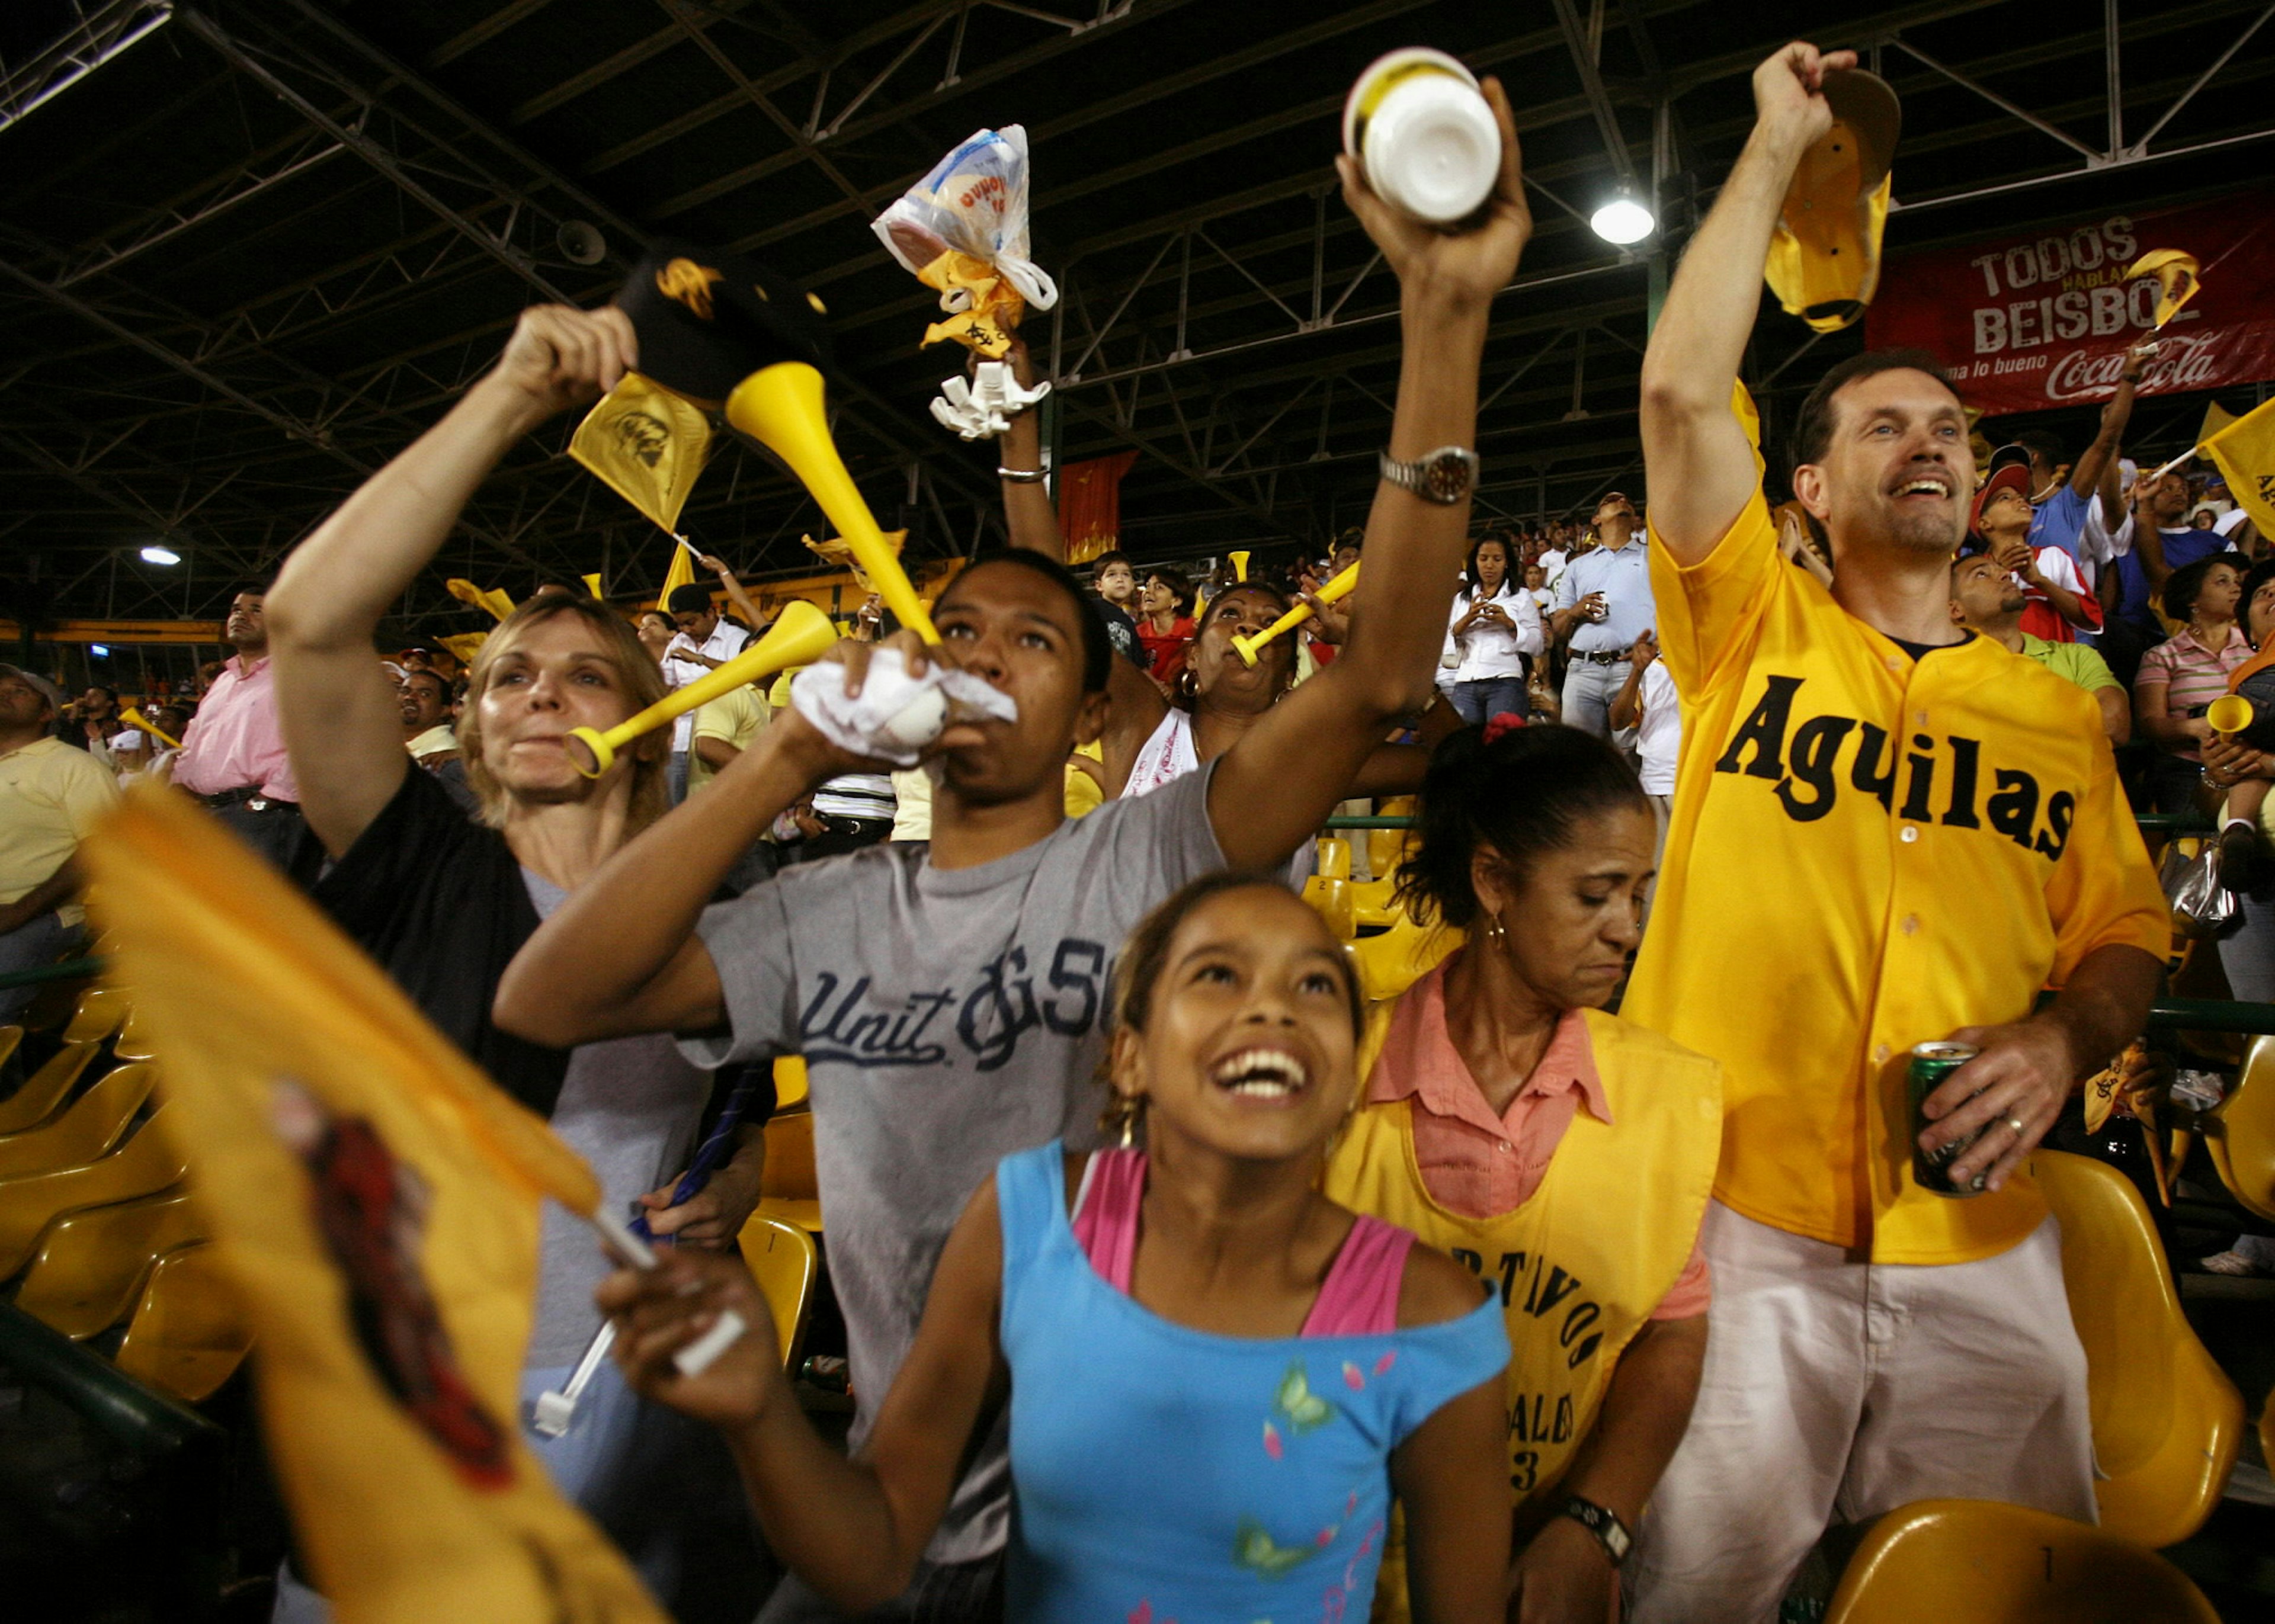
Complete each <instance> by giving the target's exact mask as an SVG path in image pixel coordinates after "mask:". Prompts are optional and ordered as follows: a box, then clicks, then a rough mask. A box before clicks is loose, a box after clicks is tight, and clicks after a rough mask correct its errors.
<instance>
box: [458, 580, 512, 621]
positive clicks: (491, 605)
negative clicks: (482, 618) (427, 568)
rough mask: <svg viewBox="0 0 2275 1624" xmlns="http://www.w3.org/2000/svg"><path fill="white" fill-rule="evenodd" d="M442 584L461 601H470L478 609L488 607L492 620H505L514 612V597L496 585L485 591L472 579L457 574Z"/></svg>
mask: <svg viewBox="0 0 2275 1624" xmlns="http://www.w3.org/2000/svg"><path fill="white" fill-rule="evenodd" d="M442 585H444V586H445V587H446V588H448V589H449V591H450V595H451V596H452V597H453V598H456V599H457V601H459V602H461V603H470V604H472V605H473V607H474V608H478V609H488V611H489V612H490V618H491V619H492V620H503V619H504V618H505V617H506V616H509V615H510V614H512V613H513V599H512V597H511V596H510V594H508V593H503V592H501V591H499V590H498V589H497V588H496V587H495V586H493V587H491V588H489V589H488V591H484V590H483V589H482V588H481V587H479V586H477V585H474V584H473V583H472V581H468V580H461V579H460V578H457V577H456V576H453V577H451V578H450V579H449V580H447V581H445V582H443V583H442Z"/></svg>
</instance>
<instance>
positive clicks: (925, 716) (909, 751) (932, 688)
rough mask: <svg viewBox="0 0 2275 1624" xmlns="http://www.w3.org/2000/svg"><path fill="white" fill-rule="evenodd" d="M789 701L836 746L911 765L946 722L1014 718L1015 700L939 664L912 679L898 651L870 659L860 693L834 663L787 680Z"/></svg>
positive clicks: (979, 679)
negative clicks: (854, 691) (849, 687)
mask: <svg viewBox="0 0 2275 1624" xmlns="http://www.w3.org/2000/svg"><path fill="white" fill-rule="evenodd" d="M790 704H791V705H792V706H796V707H797V714H799V715H801V716H803V717H805V719H806V721H810V722H812V723H813V725H814V727H815V728H817V729H820V733H821V736H822V737H824V738H826V739H828V741H829V742H830V743H831V744H835V745H836V746H837V747H838V749H840V750H844V751H850V752H852V753H853V754H854V755H857V756H859V757H860V758H861V759H863V760H865V761H889V762H891V763H892V764H893V765H894V766H895V767H914V766H915V765H916V763H917V757H918V754H920V753H921V752H923V750H924V748H925V746H926V745H927V744H931V743H932V742H933V740H934V739H936V738H938V737H939V736H940V735H941V729H944V728H946V727H947V726H948V725H949V723H950V722H953V721H990V720H992V721H1017V720H1018V719H1019V706H1018V705H1017V702H1016V701H1015V700H1013V699H1012V698H1011V696H1010V695H1009V694H1008V693H1004V692H1002V691H1001V690H999V689H997V688H994V687H993V686H991V685H990V684H988V683H987V682H986V679H985V678H982V677H979V676H973V675H972V674H971V672H969V671H959V670H957V669H956V668H955V667H953V666H945V665H937V664H935V665H930V666H927V667H926V668H925V674H924V675H923V676H910V675H909V668H908V665H907V663H906V662H905V661H903V660H902V658H901V651H900V650H898V649H896V648H881V649H878V650H877V651H876V652H875V653H873V654H871V655H870V656H869V672H868V675H867V676H865V677H864V678H863V679H862V683H861V691H860V692H859V693H858V694H848V693H847V692H846V691H845V668H844V667H843V666H842V665H840V664H838V663H837V662H836V661H834V660H832V661H822V662H821V663H820V664H819V665H812V666H808V667H807V668H805V670H803V671H800V672H799V673H798V674H797V676H794V677H792V678H791V679H790Z"/></svg>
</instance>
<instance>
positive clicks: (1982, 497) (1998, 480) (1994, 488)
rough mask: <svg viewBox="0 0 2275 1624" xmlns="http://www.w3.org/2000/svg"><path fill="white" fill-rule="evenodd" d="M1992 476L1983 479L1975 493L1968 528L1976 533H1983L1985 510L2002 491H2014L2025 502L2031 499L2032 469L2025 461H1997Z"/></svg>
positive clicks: (1968, 517) (1968, 518)
mask: <svg viewBox="0 0 2275 1624" xmlns="http://www.w3.org/2000/svg"><path fill="white" fill-rule="evenodd" d="M1993 461H1994V463H1995V464H1996V465H1995V466H1993V468H1992V471H1991V477H1990V478H1989V479H1987V480H1984V481H1983V488H1982V489H1981V490H1979V491H1976V493H1975V508H1974V510H1973V511H1972V512H1971V513H1969V515H1968V516H1967V528H1968V529H1969V530H1971V531H1973V532H1974V533H1976V535H1978V536H1979V535H1982V534H1983V510H1984V509H1985V508H1987V507H1989V506H1990V505H1991V498H1992V497H1993V496H1995V495H1998V494H1999V492H2000V491H2013V492H2014V494H2015V495H2018V496H2020V497H2021V498H2022V500H2023V501H2024V502H2029V499H2030V470H2029V465H2027V464H2023V463H1997V462H1996V459H1995V458H1994V459H1993Z"/></svg>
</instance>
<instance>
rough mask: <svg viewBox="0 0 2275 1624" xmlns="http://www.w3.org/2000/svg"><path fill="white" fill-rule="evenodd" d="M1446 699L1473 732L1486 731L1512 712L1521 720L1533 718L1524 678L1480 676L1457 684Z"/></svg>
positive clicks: (1449, 691)
mask: <svg viewBox="0 0 2275 1624" xmlns="http://www.w3.org/2000/svg"><path fill="white" fill-rule="evenodd" d="M1446 699H1447V703H1449V704H1451V705H1452V706H1453V707H1454V714H1455V715H1456V716H1459V717H1460V718H1461V719H1462V720H1463V721H1465V722H1467V723H1469V724H1470V726H1471V727H1473V728H1478V727H1483V726H1484V725H1485V723H1486V722H1489V721H1492V720H1493V718H1494V717H1496V716H1499V715H1502V714H1507V713H1508V712H1515V714H1517V715H1519V716H1523V715H1527V714H1530V707H1529V706H1527V705H1526V703H1525V699H1524V679H1523V677H1521V676H1480V677H1477V678H1475V679H1473V680H1471V681H1470V682H1466V683H1455V684H1454V685H1453V686H1452V687H1451V688H1448V689H1447V691H1446Z"/></svg>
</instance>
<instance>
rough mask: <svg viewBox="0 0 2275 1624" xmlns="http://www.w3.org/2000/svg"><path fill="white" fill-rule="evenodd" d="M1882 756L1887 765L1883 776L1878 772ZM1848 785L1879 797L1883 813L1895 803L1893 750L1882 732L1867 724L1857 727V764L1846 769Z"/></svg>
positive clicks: (1866, 722) (1869, 723) (1867, 722)
mask: <svg viewBox="0 0 2275 1624" xmlns="http://www.w3.org/2000/svg"><path fill="white" fill-rule="evenodd" d="M1883 754H1885V755H1886V758H1887V762H1888V769H1887V771H1886V772H1885V773H1884V772H1882V771H1880V770H1879V769H1880V759H1881V757H1882V755H1883ZM1848 783H1849V787H1850V788H1851V789H1862V790H1863V792H1864V793H1865V794H1867V795H1877V796H1878V797H1880V810H1881V811H1882V812H1886V811H1888V810H1889V809H1890V808H1892V807H1893V806H1894V805H1895V804H1896V748H1895V745H1894V744H1892V743H1890V741H1889V738H1888V735H1887V733H1886V730H1885V729H1880V728H1876V727H1874V726H1873V725H1872V724H1871V722H1869V721H1864V722H1859V723H1857V725H1856V765H1855V766H1854V767H1850V768H1849V769H1848Z"/></svg>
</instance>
